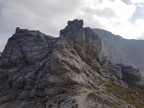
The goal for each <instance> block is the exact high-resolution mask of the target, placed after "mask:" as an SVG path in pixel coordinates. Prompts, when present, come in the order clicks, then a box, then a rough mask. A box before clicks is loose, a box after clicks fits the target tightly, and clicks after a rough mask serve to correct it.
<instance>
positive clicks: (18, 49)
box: [0, 19, 144, 108]
mask: <svg viewBox="0 0 144 108" xmlns="http://www.w3.org/2000/svg"><path fill="white" fill-rule="evenodd" d="M143 89H144V82H143V79H142V76H141V74H140V72H139V70H138V69H136V68H133V67H131V66H124V65H123V64H113V63H111V62H110V61H109V60H108V59H107V58H106V57H104V56H103V53H102V41H101V39H100V37H99V36H98V35H97V34H96V33H95V32H93V30H92V29H91V28H89V27H86V28H83V20H77V19H76V20H73V21H68V25H67V26H66V27H65V28H64V29H63V30H61V31H60V37H58V38H56V37H51V36H48V35H45V34H43V33H41V32H39V31H32V30H27V29H20V28H17V29H16V32H15V34H14V35H13V36H12V37H11V38H9V40H8V43H7V44H6V46H5V49H4V51H3V52H2V55H1V57H0V108H143V107H144V91H143Z"/></svg>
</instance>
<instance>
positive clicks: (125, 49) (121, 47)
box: [93, 29, 144, 75]
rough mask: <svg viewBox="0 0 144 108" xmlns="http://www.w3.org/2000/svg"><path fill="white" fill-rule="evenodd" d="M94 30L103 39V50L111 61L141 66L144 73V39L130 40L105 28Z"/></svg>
mask: <svg viewBox="0 0 144 108" xmlns="http://www.w3.org/2000/svg"><path fill="white" fill-rule="evenodd" d="M93 30H94V32H95V33H96V34H97V35H98V36H99V37H100V38H101V39H102V41H103V44H104V45H103V52H104V54H105V56H108V57H109V60H110V61H112V62H113V63H116V64H124V65H131V66H134V67H136V68H139V69H140V71H141V73H142V74H143V75H144V67H143V64H144V47H143V46H144V40H133V39H131V40H128V39H124V38H122V37H120V36H116V35H114V34H112V33H111V32H108V31H105V30H101V29H93Z"/></svg>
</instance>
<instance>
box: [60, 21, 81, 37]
mask: <svg viewBox="0 0 144 108" xmlns="http://www.w3.org/2000/svg"><path fill="white" fill-rule="evenodd" d="M67 24H68V25H67V26H66V27H65V28H64V29H63V30H61V31H60V35H64V36H65V35H70V34H72V33H74V32H76V31H77V30H80V29H82V28H83V20H78V19H75V20H73V21H68V22H67Z"/></svg>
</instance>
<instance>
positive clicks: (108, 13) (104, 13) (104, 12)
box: [85, 7, 116, 18]
mask: <svg viewBox="0 0 144 108" xmlns="http://www.w3.org/2000/svg"><path fill="white" fill-rule="evenodd" d="M85 12H87V13H90V14H92V15H98V16H100V17H105V18H112V17H116V14H115V12H114V11H113V9H111V8H110V7H109V8H104V9H91V8H89V7H88V8H86V9H85Z"/></svg>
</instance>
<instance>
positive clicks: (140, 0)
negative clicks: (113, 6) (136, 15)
mask: <svg viewBox="0 0 144 108" xmlns="http://www.w3.org/2000/svg"><path fill="white" fill-rule="evenodd" d="M131 3H144V0H131Z"/></svg>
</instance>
